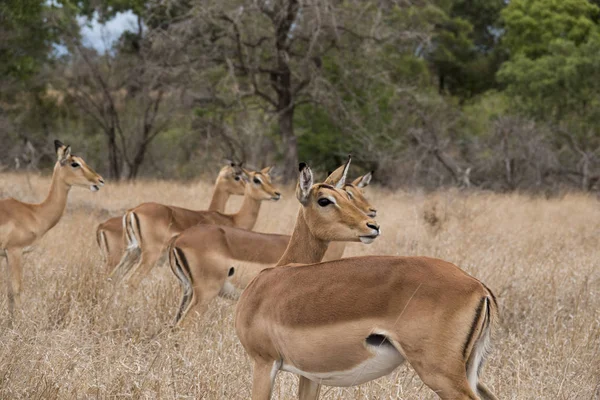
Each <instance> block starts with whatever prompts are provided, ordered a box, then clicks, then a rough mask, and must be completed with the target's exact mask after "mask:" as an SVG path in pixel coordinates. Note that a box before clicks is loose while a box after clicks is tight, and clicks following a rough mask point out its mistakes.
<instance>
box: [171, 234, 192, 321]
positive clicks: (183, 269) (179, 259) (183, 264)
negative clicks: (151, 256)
mask: <svg viewBox="0 0 600 400" xmlns="http://www.w3.org/2000/svg"><path fill="white" fill-rule="evenodd" d="M177 238H178V235H177V236H174V237H173V238H172V239H171V241H170V242H169V246H168V249H167V254H168V255H169V266H170V267H171V271H173V274H175V276H176V277H177V279H178V280H179V283H180V284H181V288H182V290H183V296H182V297H181V304H180V305H179V309H178V310H177V315H176V316H175V321H174V323H173V326H177V325H178V324H179V321H181V320H182V319H183V317H184V315H185V314H186V311H187V309H188V307H189V305H190V303H191V301H192V296H193V294H194V292H193V290H192V276H191V273H190V266H189V264H188V261H187V258H186V257H185V253H184V252H183V250H181V249H180V248H179V247H177V246H175V241H176V240H177Z"/></svg>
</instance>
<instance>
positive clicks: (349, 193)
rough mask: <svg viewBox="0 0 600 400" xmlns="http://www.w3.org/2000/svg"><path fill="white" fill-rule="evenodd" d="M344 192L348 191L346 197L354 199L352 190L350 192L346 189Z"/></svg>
mask: <svg viewBox="0 0 600 400" xmlns="http://www.w3.org/2000/svg"><path fill="white" fill-rule="evenodd" d="M346 193H348V198H349V199H350V200H352V199H354V195H353V194H352V192H350V191H346Z"/></svg>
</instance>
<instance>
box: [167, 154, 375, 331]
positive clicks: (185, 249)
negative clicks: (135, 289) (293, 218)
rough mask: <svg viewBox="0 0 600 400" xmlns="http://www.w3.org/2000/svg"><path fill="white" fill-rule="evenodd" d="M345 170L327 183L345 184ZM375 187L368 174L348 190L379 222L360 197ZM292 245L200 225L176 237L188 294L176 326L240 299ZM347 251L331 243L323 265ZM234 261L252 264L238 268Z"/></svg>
mask: <svg viewBox="0 0 600 400" xmlns="http://www.w3.org/2000/svg"><path fill="white" fill-rule="evenodd" d="M345 169H346V165H343V166H341V167H340V168H338V169H337V170H336V171H334V172H333V173H332V174H331V175H330V176H329V177H328V178H327V180H326V181H325V182H326V183H330V184H334V182H341V178H340V177H341V176H342V174H343V173H344V172H345ZM370 181H371V173H368V174H366V175H364V176H361V177H358V178H356V179H355V180H354V181H353V182H352V183H349V184H346V185H343V188H344V190H345V192H346V193H347V196H348V197H349V198H351V199H352V200H353V202H354V205H355V206H356V207H358V208H359V209H360V210H361V211H362V212H363V213H365V214H368V215H370V216H372V217H374V216H375V213H376V210H375V209H374V208H373V206H371V205H370V204H369V202H368V201H367V200H366V199H365V197H364V195H363V194H362V191H361V188H364V187H365V186H367V185H368V184H369V182H370ZM289 241H290V236H288V235H277V234H267V233H258V232H251V231H247V230H243V229H239V228H232V227H224V226H219V225H196V226H193V227H191V228H189V229H186V230H185V231H183V232H182V233H180V234H179V235H177V236H175V237H173V239H172V240H171V242H170V244H169V246H168V250H167V253H168V255H169V265H170V267H171V270H172V271H173V273H174V274H175V276H176V277H177V278H178V279H179V282H180V284H181V287H182V289H183V293H182V298H181V303H180V304H181V305H180V306H179V311H178V312H177V316H176V318H175V325H177V326H182V325H183V321H186V316H188V315H190V312H192V311H195V312H196V313H197V314H202V313H203V312H204V310H205V308H206V306H207V304H208V302H209V301H211V300H212V299H213V298H215V297H216V296H217V295H220V296H223V297H229V298H232V299H236V298H237V297H238V292H239V291H241V290H243V289H244V288H245V287H246V286H247V285H248V283H249V282H250V281H251V280H252V279H253V278H254V277H255V276H256V275H257V274H258V273H259V272H260V271H262V270H263V269H265V268H268V267H272V266H273V265H274V264H275V263H276V262H277V260H279V259H280V258H281V255H282V254H283V252H284V251H285V249H286V248H287V246H288V242H289ZM344 248H345V243H344V242H335V243H332V244H331V245H330V246H329V248H328V250H327V253H326V254H325V256H324V259H325V260H335V259H338V258H341V257H342V254H343V253H344ZM234 261H244V262H247V263H245V264H240V265H236V266H235V267H234V266H232V262H234ZM248 263H253V264H248ZM191 314H192V315H193V314H194V313H193V312H192V313H191ZM188 319H190V318H188Z"/></svg>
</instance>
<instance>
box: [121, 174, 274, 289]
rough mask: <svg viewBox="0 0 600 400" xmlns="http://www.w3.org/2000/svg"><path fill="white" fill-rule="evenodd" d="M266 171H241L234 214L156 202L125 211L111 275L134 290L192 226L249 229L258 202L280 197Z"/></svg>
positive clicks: (258, 207) (255, 214)
mask: <svg viewBox="0 0 600 400" xmlns="http://www.w3.org/2000/svg"><path fill="white" fill-rule="evenodd" d="M270 169H271V168H270V167H268V168H264V169H263V170H261V171H244V179H245V180H247V183H246V185H245V188H244V200H243V202H242V205H241V207H240V209H239V211H238V212H237V213H235V214H223V213H220V212H216V211H193V210H188V209H185V208H180V207H174V206H165V205H162V204H157V203H144V204H141V205H139V206H137V207H136V208H134V209H132V210H129V211H127V213H125V215H124V216H123V227H124V230H125V235H124V236H125V240H126V241H127V247H126V249H125V252H124V253H123V256H122V258H121V261H120V262H119V265H117V267H116V268H115V269H114V271H113V273H112V275H114V276H115V277H116V278H117V279H122V278H125V279H127V280H128V283H129V284H130V285H131V286H133V287H137V285H138V284H139V282H140V281H141V280H142V279H143V278H144V277H145V276H146V275H147V274H148V272H149V271H150V270H151V269H152V267H154V265H155V264H156V263H157V261H158V260H159V258H160V256H161V255H162V254H163V253H164V251H165V249H166V246H167V245H168V243H169V240H170V239H171V238H172V237H173V236H174V235H176V234H178V233H180V232H182V231H184V230H185V229H187V228H190V227H192V226H194V225H196V224H218V225H223V226H235V227H240V228H243V229H252V228H253V227H254V224H255V223H256V219H257V218H258V213H259V211H260V205H261V203H262V201H263V200H275V201H277V200H279V199H280V198H281V194H280V193H279V192H278V191H277V189H276V188H275V187H274V186H273V185H272V183H271V177H270V175H269V171H270Z"/></svg>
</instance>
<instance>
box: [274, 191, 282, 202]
mask: <svg viewBox="0 0 600 400" xmlns="http://www.w3.org/2000/svg"><path fill="white" fill-rule="evenodd" d="M280 198H281V193H279V192H275V196H273V200H279V199H280Z"/></svg>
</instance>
